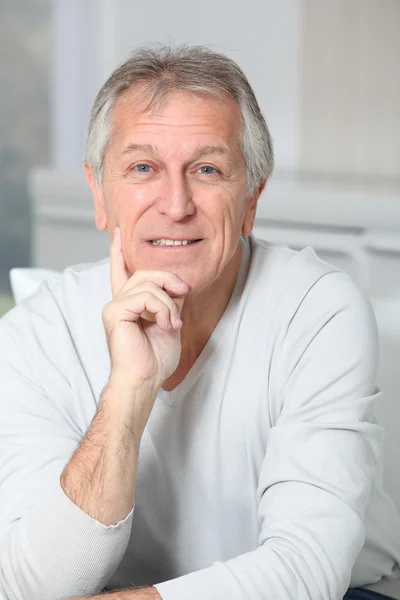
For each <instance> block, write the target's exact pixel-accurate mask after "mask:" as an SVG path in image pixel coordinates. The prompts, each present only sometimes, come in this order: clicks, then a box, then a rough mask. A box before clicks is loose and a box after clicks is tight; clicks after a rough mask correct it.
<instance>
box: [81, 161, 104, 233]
mask: <svg viewBox="0 0 400 600" xmlns="http://www.w3.org/2000/svg"><path fill="white" fill-rule="evenodd" d="M83 168H84V171H85V175H86V179H87V182H88V184H89V186H90V189H91V190H92V195H93V204H94V220H95V224H96V228H97V229H98V230H99V231H104V230H105V229H107V213H106V205H105V199H104V192H103V190H102V189H101V187H100V186H99V185H98V183H97V181H96V178H95V175H94V170H93V167H90V166H89V165H88V164H87V163H84V165H83Z"/></svg>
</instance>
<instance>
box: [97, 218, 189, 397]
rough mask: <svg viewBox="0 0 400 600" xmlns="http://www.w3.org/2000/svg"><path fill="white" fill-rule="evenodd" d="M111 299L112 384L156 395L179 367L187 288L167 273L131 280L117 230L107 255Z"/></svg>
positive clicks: (107, 325) (107, 317)
mask: <svg viewBox="0 0 400 600" xmlns="http://www.w3.org/2000/svg"><path fill="white" fill-rule="evenodd" d="M110 271H111V288H112V296H113V299H112V300H111V302H109V303H108V304H106V306H105V307H104V309H103V313H102V318H103V325H104V329H105V333H106V338H107V345H108V350H109V353H110V360H111V376H110V381H112V380H117V381H118V382H123V383H124V384H128V385H132V386H134V387H137V386H141V385H143V384H146V385H147V384H149V386H150V387H151V388H153V389H155V390H157V391H158V389H159V388H160V387H161V386H162V384H163V383H164V381H165V380H166V379H167V378H168V377H169V376H170V375H171V374H172V373H173V372H174V371H175V369H176V368H177V366H178V364H179V359H180V353H181V344H180V328H181V325H182V322H181V320H180V313H181V310H182V306H183V302H184V296H185V295H186V294H187V293H188V291H189V286H188V284H187V283H186V282H184V281H183V280H182V279H181V278H180V277H178V275H176V274H175V273H172V272H171V271H151V270H148V271H144V270H143V271H139V270H138V271H136V272H135V273H134V274H133V275H132V276H129V273H128V270H127V267H126V264H125V260H124V257H123V254H122V247H121V234H120V230H119V228H116V230H115V232H114V238H113V241H112V244H111V250H110Z"/></svg>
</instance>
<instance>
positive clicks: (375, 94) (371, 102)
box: [300, 0, 400, 179]
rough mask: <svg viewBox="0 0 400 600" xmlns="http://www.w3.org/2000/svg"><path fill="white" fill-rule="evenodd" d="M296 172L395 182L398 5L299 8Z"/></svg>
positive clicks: (398, 170) (347, 1)
mask: <svg viewBox="0 0 400 600" xmlns="http://www.w3.org/2000/svg"><path fill="white" fill-rule="evenodd" d="M302 6H303V9H302V42H301V55H302V56H301V61H300V64H301V81H302V86H301V88H302V89H301V142H300V168H301V169H304V170H305V171H312V172H314V171H319V175H321V172H325V173H330V174H333V173H338V174H346V175H349V176H352V177H354V176H360V175H362V176H364V177H368V178H372V179H373V178H382V177H386V178H397V179H398V178H399V177H400V69H399V57H400V35H399V25H400V2H399V1H398V0H334V1H333V0H303V2H302Z"/></svg>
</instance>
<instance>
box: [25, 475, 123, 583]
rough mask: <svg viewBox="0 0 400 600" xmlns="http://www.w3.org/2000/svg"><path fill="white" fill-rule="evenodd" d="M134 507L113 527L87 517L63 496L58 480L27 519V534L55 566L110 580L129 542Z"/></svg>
mask: <svg viewBox="0 0 400 600" xmlns="http://www.w3.org/2000/svg"><path fill="white" fill-rule="evenodd" d="M132 515H133V508H132V510H131V511H130V513H129V514H128V515H127V516H126V517H125V519H123V520H122V521H120V522H119V523H117V524H116V525H104V524H103V523H100V521H97V520H96V519H94V518H92V517H90V516H89V515H88V514H86V513H85V512H84V511H83V510H82V509H80V508H79V507H78V506H77V505H76V504H74V503H73V502H72V500H71V499H70V498H69V497H68V496H67V495H66V494H65V492H64V490H63V489H62V487H61V484H60V481H59V480H58V485H57V486H56V487H55V488H54V491H53V492H52V493H51V494H50V495H49V497H48V498H47V499H46V501H45V502H44V503H43V504H41V506H40V507H39V508H38V509H37V510H35V511H34V512H32V513H31V514H30V515H29V517H27V521H28V520H29V522H28V524H27V525H26V533H27V535H28V537H29V538H30V540H31V542H32V544H33V545H34V546H35V547H36V549H37V550H38V551H39V552H40V553H41V554H42V555H43V556H45V557H46V559H47V560H49V562H51V563H52V564H53V565H54V566H55V567H57V568H58V569H60V570H61V571H63V572H64V573H67V574H71V575H73V576H74V577H77V578H79V579H99V578H102V579H103V578H104V577H105V576H106V575H108V576H109V577H110V576H111V575H112V574H113V573H114V571H115V569H116V568H117V567H118V565H119V563H120V562H121V560H122V558H123V556H124V554H125V551H126V548H127V546H128V543H129V538H130V533H131V528H132Z"/></svg>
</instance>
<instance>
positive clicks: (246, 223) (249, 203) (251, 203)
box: [242, 179, 267, 237]
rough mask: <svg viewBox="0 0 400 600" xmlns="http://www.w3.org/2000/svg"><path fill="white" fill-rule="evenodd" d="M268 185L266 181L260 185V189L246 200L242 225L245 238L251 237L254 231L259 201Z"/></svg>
mask: <svg viewBox="0 0 400 600" xmlns="http://www.w3.org/2000/svg"><path fill="white" fill-rule="evenodd" d="M266 183H267V180H266V179H264V180H263V181H262V182H261V184H260V185H259V187H258V188H257V189H256V190H255V191H254V192H253V193H252V194H251V195H250V196H248V197H247V198H246V210H245V213H244V216H243V223H242V235H243V236H244V237H247V236H249V235H250V234H251V232H252V231H253V227H254V221H255V220H256V211H257V203H258V199H259V197H260V196H261V194H262V192H263V190H264V188H265V184H266Z"/></svg>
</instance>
